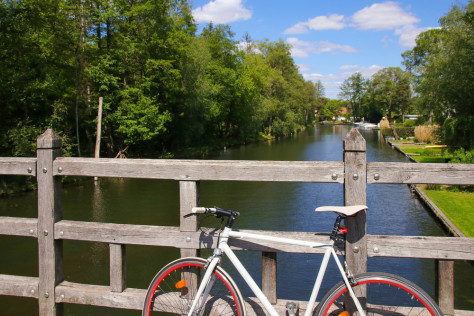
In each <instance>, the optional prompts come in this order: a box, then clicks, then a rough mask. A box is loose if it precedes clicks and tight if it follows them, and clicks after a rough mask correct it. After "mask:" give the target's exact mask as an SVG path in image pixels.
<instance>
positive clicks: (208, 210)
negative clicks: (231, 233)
mask: <svg viewBox="0 0 474 316" xmlns="http://www.w3.org/2000/svg"><path fill="white" fill-rule="evenodd" d="M198 214H212V215H214V216H216V217H221V218H222V217H224V216H227V224H226V226H227V227H232V224H233V223H234V220H235V219H236V218H237V217H239V216H240V213H239V212H236V211H232V210H225V209H223V208H220V207H193V208H192V209H191V214H188V215H185V216H184V217H188V216H190V215H198Z"/></svg>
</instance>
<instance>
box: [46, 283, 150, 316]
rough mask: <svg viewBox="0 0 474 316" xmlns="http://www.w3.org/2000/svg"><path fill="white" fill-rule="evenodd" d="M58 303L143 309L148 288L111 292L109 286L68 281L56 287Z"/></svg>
mask: <svg viewBox="0 0 474 316" xmlns="http://www.w3.org/2000/svg"><path fill="white" fill-rule="evenodd" d="M55 296H56V303H72V304H83V305H94V306H105V307H112V308H125V309H136V310H140V309H143V303H144V301H145V296H146V290H142V289H133V288H127V289H125V290H124V291H123V292H120V293H117V292H111V291H110V288H109V287H108V286H103V285H91V284H80V283H73V282H68V281H63V282H61V283H60V284H59V285H58V286H57V287H56V295H55Z"/></svg>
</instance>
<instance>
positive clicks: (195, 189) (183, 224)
mask: <svg viewBox="0 0 474 316" xmlns="http://www.w3.org/2000/svg"><path fill="white" fill-rule="evenodd" d="M199 187H200V184H199V182H198V181H179V230H180V231H181V232H195V231H197V230H198V227H199V222H198V219H199V217H198V216H189V217H185V215H187V214H189V213H191V209H192V208H193V207H196V206H198V205H199ZM186 241H187V242H188V243H189V242H190V240H189V239H186ZM180 252H181V257H196V256H199V251H198V250H197V249H195V248H193V247H185V248H181V250H180Z"/></svg>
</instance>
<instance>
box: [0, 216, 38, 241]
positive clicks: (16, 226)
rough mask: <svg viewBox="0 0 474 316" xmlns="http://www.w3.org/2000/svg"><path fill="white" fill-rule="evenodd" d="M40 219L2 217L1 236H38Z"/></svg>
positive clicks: (0, 221)
mask: <svg viewBox="0 0 474 316" xmlns="http://www.w3.org/2000/svg"><path fill="white" fill-rule="evenodd" d="M37 228H38V219H36V218H25V217H7V216H0V235H13V236H27V237H35V238H36V237H37V236H38V231H37Z"/></svg>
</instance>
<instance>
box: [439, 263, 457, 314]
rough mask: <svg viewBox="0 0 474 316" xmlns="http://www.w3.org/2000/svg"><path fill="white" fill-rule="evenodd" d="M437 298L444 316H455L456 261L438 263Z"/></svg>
mask: <svg viewBox="0 0 474 316" xmlns="http://www.w3.org/2000/svg"><path fill="white" fill-rule="evenodd" d="M437 270H438V278H437V284H436V285H437V292H438V293H437V296H438V304H439V308H441V310H442V311H443V314H444V315H454V261H447V260H438V262H437Z"/></svg>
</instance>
